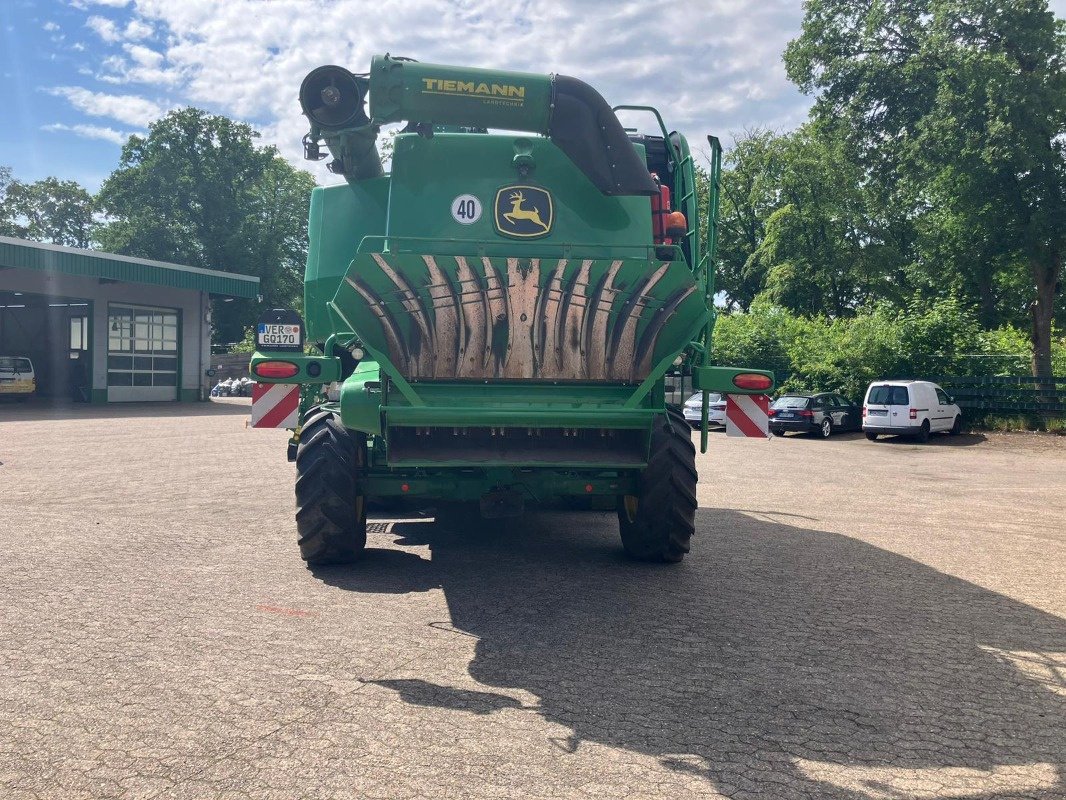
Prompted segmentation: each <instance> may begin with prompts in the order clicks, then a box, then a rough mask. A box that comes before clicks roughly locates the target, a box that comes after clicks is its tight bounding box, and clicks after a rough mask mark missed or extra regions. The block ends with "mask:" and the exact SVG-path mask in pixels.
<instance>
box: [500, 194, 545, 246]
mask: <svg viewBox="0 0 1066 800" xmlns="http://www.w3.org/2000/svg"><path fill="white" fill-rule="evenodd" d="M495 216H496V230H497V231H499V232H500V233H502V234H503V235H504V236H514V237H516V238H519V239H534V238H536V237H538V236H547V235H548V234H549V233H551V229H552V223H553V222H554V221H555V212H554V209H553V208H552V196H551V195H550V194H548V193H547V192H546V191H545V190H544V189H540V188H538V187H536V186H504V187H503V188H502V189H500V190H499V191H498V192H496V215H495Z"/></svg>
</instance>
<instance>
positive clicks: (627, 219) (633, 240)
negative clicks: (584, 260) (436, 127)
mask: <svg viewBox="0 0 1066 800" xmlns="http://www.w3.org/2000/svg"><path fill="white" fill-rule="evenodd" d="M516 157H520V160H519V162H518V164H519V165H525V166H526V167H528V168H529V171H528V173H527V174H525V175H523V172H524V170H523V171H522V172H520V171H519V169H518V166H516V163H515V159H516ZM510 186H515V187H520V186H530V187H533V188H540V189H543V190H545V191H547V192H548V193H549V195H550V197H551V204H552V207H553V217H554V218H553V219H552V220H551V221H550V223H549V224H550V231H549V232H548V233H547V234H545V235H542V236H540V237H538V238H536V239H535V240H531V241H519V240H516V239H515V238H509V237H507V236H504V235H502V234H500V233H499V232H498V231H497V227H496V224H495V213H494V212H495V207H496V198H497V194H498V193H499V191H500V190H501V189H505V190H506V188H507V187H510ZM518 191H521V190H520V189H519V190H518ZM505 193H506V195H507V196H506V197H504V198H501V202H502V203H504V204H505V209H504V210H505V211H506V210H508V209H509V208H510V202H511V201H510V200H509V197H510V194H511V192H509V191H508V192H505ZM462 194H471V195H474V196H475V197H476V198H478V200H480V201H481V207H482V214H481V218H480V219H479V220H477V221H476V222H474V223H473V224H463V223H461V222H459V221H458V220H456V219H455V218H454V217H453V216H452V213H451V205H452V201H453V200H454V199H455V198H456V197H458V196H459V195H462ZM650 208H651V206H650V201H649V200H648V198H647V197H639V196H632V195H630V196H616V197H608V196H605V195H604V194H602V193H601V192H600V191H599V190H598V189H597V188H596V187H595V186H593V184H592V182H591V181H589V179H588V178H586V177H585V175H584V174H583V173H582V172H581V170H579V169H578V168H577V167H576V166H574V162H573V161H571V160H570V159H569V158H567V156H566V155H565V154H564V153H563V152H562V151H561V150H560V149H559V148H558V147H556V146H555V145H554V144H553V143H552V142H551V141H550V140H548V139H545V138H541V137H535V136H534V137H527V136H497V135H488V134H463V133H440V134H436V135H435V136H433V138H431V139H426V138H425V137H422V136H417V135H415V134H401V135H399V136H397V137H396V139H395V143H394V152H393V160H392V187H391V193H390V199H389V207H388V209H389V213H388V228H387V231H386V234H387V236H388V237H389V238H390V239H391V238H393V237H407V238H426V239H432V240H434V242H435V243H436V245H437V246H435V247H434V248H432V249H431V250H429V251H427V252H432V253H434V254H438V253H463V254H467V255H476V254H484V255H490V256H491V255H538V254H547V253H550V252H551V251H552V247H553V246H554V248H555V249H556V251H558V248H559V247H561V246H564V245H569V246H571V247H572V246H575V245H580V246H583V247H584V252H586V253H587V256H586V257H594V258H622V257H626V256H629V257H634V256H636V255H638V253H637V252H636V251H637V250H638V249H639V250H641V251H643V252H641V253H640V255H644V254H645V253H646V251H647V248H648V245H649V244H651V241H652V235H651V212H650ZM545 222H547V220H545ZM473 241H476V242H481V243H483V245H482V247H483V252H481V253H479V252H477V251H475V249H474V248H473V247H472V246H471V245H470V244H469V243H470V242H473ZM516 246H517V247H518V248H520V249H516Z"/></svg>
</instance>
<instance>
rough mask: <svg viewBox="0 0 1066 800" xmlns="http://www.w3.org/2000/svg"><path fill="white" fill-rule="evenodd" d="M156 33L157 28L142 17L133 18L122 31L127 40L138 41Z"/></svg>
mask: <svg viewBox="0 0 1066 800" xmlns="http://www.w3.org/2000/svg"><path fill="white" fill-rule="evenodd" d="M153 33H155V28H153V27H152V26H151V25H149V24H148V23H147V22H144V21H143V20H140V19H131V20H130V22H129V24H128V25H126V28H125V30H124V31H123V32H122V37H123V38H124V39H127V40H133V41H137V40H139V39H146V38H148V37H149V36H151V35H152V34H153Z"/></svg>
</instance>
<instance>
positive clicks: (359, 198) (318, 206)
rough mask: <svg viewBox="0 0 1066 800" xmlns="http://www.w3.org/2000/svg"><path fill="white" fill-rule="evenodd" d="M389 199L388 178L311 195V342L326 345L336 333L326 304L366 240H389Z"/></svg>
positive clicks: (307, 292) (307, 283)
mask: <svg viewBox="0 0 1066 800" xmlns="http://www.w3.org/2000/svg"><path fill="white" fill-rule="evenodd" d="M388 197H389V179H388V178H387V177H385V178H375V179H372V180H366V181H360V182H358V183H356V184H347V183H345V184H341V185H339V186H328V187H318V188H316V189H314V190H313V191H312V192H311V210H310V214H309V217H308V226H307V233H308V237H309V239H310V242H309V244H308V248H307V270H306V272H305V276H304V309H305V312H304V313H305V319H304V321H305V322H306V324H307V339H308V341H311V342H324V341H326V339H328V338H329V336H330V334H331V333H333V324H332V320H331V319H330V316H329V311H328V310H327V308H326V304H327V303H328V302H329V301H330V300H332V299H333V295H334V294H335V293H336V291H337V286H338V285H339V284H340V282H341V281H342V280H343V278H344V274H345V273H346V272H347V271H348V265H349V264H350V263H351V261H352V258H353V257H354V256H355V252H356V249H357V248H358V246H359V242H360V241H361V240H362V239H363V237H364V236H382V235H384V233H385V209H386V205H387V202H388Z"/></svg>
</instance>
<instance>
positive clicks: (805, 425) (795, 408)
mask: <svg viewBox="0 0 1066 800" xmlns="http://www.w3.org/2000/svg"><path fill="white" fill-rule="evenodd" d="M770 430H771V431H772V432H773V433H775V434H776V435H778V436H783V435H784V434H785V433H787V432H788V431H799V432H801V433H815V432H816V433H817V434H818V435H819V436H821V437H822V438H823V439H828V438H829V437H830V436H832V435H833V432H834V431H858V430H862V409H861V408H859V406H857V405H855V404H854V403H852V402H851V401H849V400H845V399H844V398H843V397H841V396H840V395H839V394H834V393H833V392H819V393H818V394H804V393H794V394H784V395H781V397H779V398H777V399H776V400H775V401H774V403H773V405H772V406H770Z"/></svg>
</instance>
